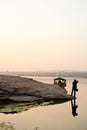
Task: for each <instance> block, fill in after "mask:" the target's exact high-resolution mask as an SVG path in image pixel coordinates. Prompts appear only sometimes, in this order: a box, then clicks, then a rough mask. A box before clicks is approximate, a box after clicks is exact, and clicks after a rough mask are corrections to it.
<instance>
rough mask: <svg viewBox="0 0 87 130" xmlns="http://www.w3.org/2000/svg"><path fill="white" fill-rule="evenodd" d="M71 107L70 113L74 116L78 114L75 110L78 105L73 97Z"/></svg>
mask: <svg viewBox="0 0 87 130" xmlns="http://www.w3.org/2000/svg"><path fill="white" fill-rule="evenodd" d="M71 107H72V115H73V116H74V117H75V116H77V115H78V113H77V112H76V110H77V108H78V105H76V98H74V99H73V100H71Z"/></svg>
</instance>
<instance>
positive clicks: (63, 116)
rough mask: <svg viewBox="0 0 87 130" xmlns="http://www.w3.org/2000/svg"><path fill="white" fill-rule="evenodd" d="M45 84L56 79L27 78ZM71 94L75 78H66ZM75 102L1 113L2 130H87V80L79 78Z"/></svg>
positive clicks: (0, 129)
mask: <svg viewBox="0 0 87 130" xmlns="http://www.w3.org/2000/svg"><path fill="white" fill-rule="evenodd" d="M27 77H29V78H33V79H35V80H38V81H41V82H44V83H53V79H54V77H40V76H39V77H36V76H33V77H31V76H27ZM66 80H67V87H66V89H67V91H68V93H71V87H72V81H73V80H74V78H68V77H67V78H66ZM77 80H78V81H79V83H78V89H79V91H78V93H77V99H76V100H75V101H72V102H71V101H68V102H65V103H61V104H54V105H52V104H51V105H45V106H37V107H32V108H31V109H28V110H27V111H22V112H19V113H14V114H5V113H0V130H87V112H86V110H87V78H81V77H80V78H77Z"/></svg>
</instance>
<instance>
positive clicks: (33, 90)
mask: <svg viewBox="0 0 87 130" xmlns="http://www.w3.org/2000/svg"><path fill="white" fill-rule="evenodd" d="M72 98H73V97H71V96H70V95H69V94H68V93H67V91H66V89H65V88H62V87H60V86H58V85H53V84H46V83H41V82H38V81H36V80H33V79H29V78H24V77H19V76H8V75H0V100H4V101H6V100H10V101H13V102H35V101H36V102H38V101H46V100H70V99H72Z"/></svg>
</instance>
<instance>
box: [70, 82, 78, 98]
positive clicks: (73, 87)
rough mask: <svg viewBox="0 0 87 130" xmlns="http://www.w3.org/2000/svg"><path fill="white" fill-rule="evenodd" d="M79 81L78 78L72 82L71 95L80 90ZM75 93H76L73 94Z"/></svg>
mask: <svg viewBox="0 0 87 130" xmlns="http://www.w3.org/2000/svg"><path fill="white" fill-rule="evenodd" d="M77 83H78V81H77V80H74V81H73V82H72V92H71V96H74V97H75V96H76V91H78V89H77ZM73 93H74V95H73Z"/></svg>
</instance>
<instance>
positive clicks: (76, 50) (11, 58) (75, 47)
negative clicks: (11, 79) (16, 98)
mask: <svg viewBox="0 0 87 130" xmlns="http://www.w3.org/2000/svg"><path fill="white" fill-rule="evenodd" d="M56 69H57V70H87V0H0V71H6V70H9V71H37V70H56Z"/></svg>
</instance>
